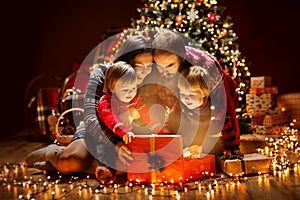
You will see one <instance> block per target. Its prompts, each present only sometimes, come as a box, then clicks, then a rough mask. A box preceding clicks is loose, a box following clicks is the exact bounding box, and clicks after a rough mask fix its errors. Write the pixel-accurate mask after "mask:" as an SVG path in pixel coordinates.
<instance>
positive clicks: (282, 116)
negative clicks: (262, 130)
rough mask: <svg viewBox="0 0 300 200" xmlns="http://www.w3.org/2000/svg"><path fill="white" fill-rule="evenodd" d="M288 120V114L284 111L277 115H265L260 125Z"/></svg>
mask: <svg viewBox="0 0 300 200" xmlns="http://www.w3.org/2000/svg"><path fill="white" fill-rule="evenodd" d="M289 121H290V116H289V115H288V114H286V113H282V114H278V115H266V116H265V118H264V120H263V123H262V125H265V126H271V125H277V124H283V123H286V122H289Z"/></svg>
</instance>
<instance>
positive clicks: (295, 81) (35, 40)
mask: <svg viewBox="0 0 300 200" xmlns="http://www.w3.org/2000/svg"><path fill="white" fill-rule="evenodd" d="M293 2H294V3H293ZM219 3H220V5H224V6H225V7H226V8H227V9H226V12H225V16H226V15H229V16H231V17H232V22H233V23H234V26H233V30H234V31H235V32H236V33H237V35H238V36H239V39H238V43H239V45H240V47H239V48H240V51H241V52H242V54H243V55H245V56H246V57H247V60H248V61H250V62H251V63H252V65H251V68H250V72H251V73H252V76H261V75H268V76H271V77H272V83H273V85H274V86H278V87H279V92H280V93H291V92H300V88H299V85H300V78H299V75H298V74H297V71H298V70H297V67H298V59H299V58H298V57H299V55H298V54H299V45H300V43H299V37H298V36H299V32H298V29H299V21H298V19H299V10H298V7H297V6H296V0H294V1H288V2H282V1H278V2H277V1H273V0H263V1H261V0H251V1H240V0H221V1H219ZM138 5H140V1H139V0H112V1H100V0H89V1H80V0H72V1H70V0H61V1H58V0H51V1H50V0H46V1H39V0H27V1H25V0H24V1H20V0H19V1H11V2H10V3H6V5H3V6H1V7H2V9H1V10H2V11H1V12H0V13H1V16H0V17H1V39H2V40H1V63H2V73H1V74H2V76H1V86H2V88H3V90H2V95H1V106H2V112H1V113H2V122H1V136H5V135H10V134H14V133H16V132H18V131H19V130H21V129H22V128H24V127H27V126H28V118H26V117H27V114H26V111H27V109H26V105H25V102H24V95H25V91H26V88H27V86H28V84H29V82H30V80H32V79H33V78H34V77H36V76H37V75H39V74H48V75H57V76H59V77H61V78H65V77H66V76H67V75H68V74H70V73H71V72H72V67H73V64H74V63H81V62H82V61H83V60H84V58H85V57H86V56H87V54H88V53H89V52H90V51H91V50H92V49H93V48H94V47H96V45H97V44H98V42H99V40H100V37H101V35H102V34H104V33H105V31H106V30H107V29H109V28H114V27H129V26H130V19H131V18H135V19H137V18H138V13H137V11H136V8H137V6H138Z"/></svg>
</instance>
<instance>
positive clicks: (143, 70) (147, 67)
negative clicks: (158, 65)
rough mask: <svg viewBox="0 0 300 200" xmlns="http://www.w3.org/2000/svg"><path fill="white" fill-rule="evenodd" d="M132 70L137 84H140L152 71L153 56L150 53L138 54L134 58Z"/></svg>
mask: <svg viewBox="0 0 300 200" xmlns="http://www.w3.org/2000/svg"><path fill="white" fill-rule="evenodd" d="M133 63H134V69H135V71H136V75H137V78H138V84H141V83H142V82H143V81H144V79H145V78H146V76H148V75H149V74H150V73H151V71H152V65H153V56H152V53H150V52H144V53H140V54H138V55H137V56H135V58H134V60H133Z"/></svg>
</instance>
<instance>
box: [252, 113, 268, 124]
mask: <svg viewBox="0 0 300 200" xmlns="http://www.w3.org/2000/svg"><path fill="white" fill-rule="evenodd" d="M264 119H265V115H257V116H252V117H251V124H253V125H262V124H263V121H264Z"/></svg>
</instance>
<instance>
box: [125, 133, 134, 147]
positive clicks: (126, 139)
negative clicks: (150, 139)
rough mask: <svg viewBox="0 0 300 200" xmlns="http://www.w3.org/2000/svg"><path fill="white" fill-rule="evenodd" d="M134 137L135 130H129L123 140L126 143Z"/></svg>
mask: <svg viewBox="0 0 300 200" xmlns="http://www.w3.org/2000/svg"><path fill="white" fill-rule="evenodd" d="M132 138H134V133H133V132H128V133H127V134H125V135H124V136H123V141H124V142H125V144H128V143H131V140H132Z"/></svg>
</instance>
